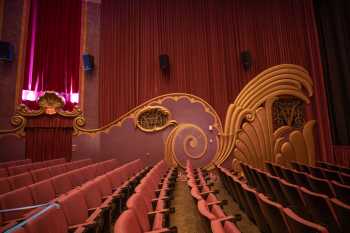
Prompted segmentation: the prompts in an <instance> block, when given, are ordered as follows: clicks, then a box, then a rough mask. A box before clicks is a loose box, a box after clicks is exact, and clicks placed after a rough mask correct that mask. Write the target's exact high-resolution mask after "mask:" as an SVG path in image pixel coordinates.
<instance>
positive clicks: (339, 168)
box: [297, 161, 350, 174]
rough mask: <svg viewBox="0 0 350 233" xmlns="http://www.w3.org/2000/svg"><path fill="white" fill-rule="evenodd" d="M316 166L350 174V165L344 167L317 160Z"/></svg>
mask: <svg viewBox="0 0 350 233" xmlns="http://www.w3.org/2000/svg"><path fill="white" fill-rule="evenodd" d="M297 165H298V164H297ZM316 166H317V167H321V168H326V169H328V170H333V171H338V172H343V173H346V174H350V168H349V167H343V166H339V165H336V164H332V163H327V162H322V161H318V162H316Z"/></svg>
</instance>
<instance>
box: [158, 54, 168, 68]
mask: <svg viewBox="0 0 350 233" xmlns="http://www.w3.org/2000/svg"><path fill="white" fill-rule="evenodd" d="M159 66H160V69H161V70H162V71H164V72H168V71H169V70H170V62H169V56H168V54H161V55H159Z"/></svg>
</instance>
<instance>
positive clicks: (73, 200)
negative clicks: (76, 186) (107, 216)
mask: <svg viewBox="0 0 350 233" xmlns="http://www.w3.org/2000/svg"><path fill="white" fill-rule="evenodd" d="M57 202H58V203H59V204H60V206H61V207H62V210H63V213H64V216H65V218H66V220H67V223H68V226H69V227H71V228H77V227H80V226H94V227H95V228H96V227H99V226H96V225H95V223H96V222H97V221H98V220H100V219H99V218H100V214H101V209H99V208H97V209H93V210H91V211H89V209H88V207H87V204H86V201H85V199H84V195H83V192H81V191H80V190H74V191H73V192H70V193H69V194H67V195H63V196H61V197H60V198H58V200H57ZM90 213H91V214H90Z"/></svg>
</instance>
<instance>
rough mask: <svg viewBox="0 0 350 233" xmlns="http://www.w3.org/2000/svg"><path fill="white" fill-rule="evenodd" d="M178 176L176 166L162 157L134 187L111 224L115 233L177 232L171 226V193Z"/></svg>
mask: <svg viewBox="0 0 350 233" xmlns="http://www.w3.org/2000/svg"><path fill="white" fill-rule="evenodd" d="M176 177H177V169H176V168H169V167H168V166H167V165H166V163H165V162H164V161H163V160H162V161H160V162H159V163H157V164H156V165H155V166H154V167H153V168H152V169H151V170H150V171H149V172H148V173H147V175H146V176H145V177H144V178H143V179H142V180H141V182H140V184H139V185H138V186H137V187H136V188H135V193H134V194H132V196H131V197H130V198H129V199H128V201H127V203H126V207H127V210H125V211H124V212H123V213H122V214H121V215H120V217H119V218H118V219H117V222H116V224H115V227H114V232H115V233H144V232H152V233H157V232H159V233H160V232H177V228H176V227H170V226H169V225H170V222H169V213H173V212H174V211H175V210H174V208H170V200H171V194H172V191H173V188H174V184H175V181H176Z"/></svg>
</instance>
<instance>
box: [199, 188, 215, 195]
mask: <svg viewBox="0 0 350 233" xmlns="http://www.w3.org/2000/svg"><path fill="white" fill-rule="evenodd" d="M210 193H213V194H218V193H219V190H217V189H215V190H211V191H207V192H202V193H200V195H209V194H210Z"/></svg>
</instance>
